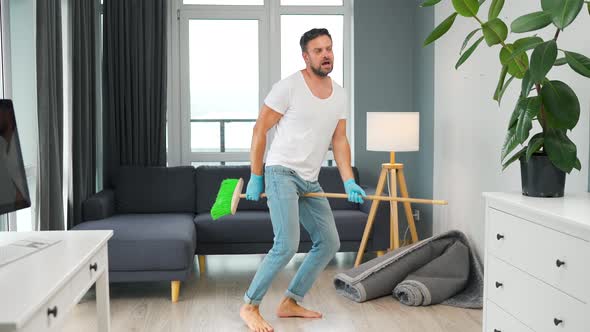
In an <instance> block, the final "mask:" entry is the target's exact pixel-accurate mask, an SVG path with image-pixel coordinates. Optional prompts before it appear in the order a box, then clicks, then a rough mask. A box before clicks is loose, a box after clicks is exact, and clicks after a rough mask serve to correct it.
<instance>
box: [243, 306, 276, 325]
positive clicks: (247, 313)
mask: <svg viewBox="0 0 590 332" xmlns="http://www.w3.org/2000/svg"><path fill="white" fill-rule="evenodd" d="M240 317H242V320H243V321H244V323H246V325H248V328H250V330H251V331H254V332H273V331H274V330H273V328H272V326H270V324H268V323H267V322H266V321H265V320H264V318H262V316H261V315H260V310H259V309H258V306H257V305H252V304H244V305H243V306H242V307H241V308H240Z"/></svg>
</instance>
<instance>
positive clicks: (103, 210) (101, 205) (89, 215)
mask: <svg viewBox="0 0 590 332" xmlns="http://www.w3.org/2000/svg"><path fill="white" fill-rule="evenodd" d="M114 213H115V192H114V191H113V190H112V189H104V190H102V191H100V192H97V193H96V194H94V195H92V196H90V197H88V198H87V199H86V200H85V201H84V202H82V220H83V221H89V220H97V219H104V218H108V217H110V216H112V215H113V214H114Z"/></svg>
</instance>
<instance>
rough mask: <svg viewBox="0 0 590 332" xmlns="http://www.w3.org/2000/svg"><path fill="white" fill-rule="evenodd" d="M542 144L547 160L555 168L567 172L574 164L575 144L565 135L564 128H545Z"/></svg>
mask: <svg viewBox="0 0 590 332" xmlns="http://www.w3.org/2000/svg"><path fill="white" fill-rule="evenodd" d="M543 146H544V148H545V152H547V156H548V157H549V160H551V162H552V163H553V165H555V166H556V167H557V168H559V169H561V170H562V171H564V172H566V173H569V172H571V171H572V169H573V168H574V166H576V161H577V160H578V158H577V157H576V154H577V151H576V150H577V149H576V145H575V144H574V142H572V141H571V140H570V139H569V137H567V135H566V131H565V130H559V129H553V128H549V129H547V130H546V131H545V142H544V145H543Z"/></svg>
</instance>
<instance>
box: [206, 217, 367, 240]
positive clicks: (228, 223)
mask: <svg viewBox="0 0 590 332" xmlns="http://www.w3.org/2000/svg"><path fill="white" fill-rule="evenodd" d="M333 214H334V219H335V220H336V228H337V229H338V234H339V236H340V240H341V241H360V240H361V238H362V236H363V231H364V229H365V224H366V223H367V214H366V213H363V212H361V211H359V210H336V211H333ZM195 224H196V230H197V243H251V242H273V238H274V234H273V230H272V224H271V221H270V213H268V212H266V211H239V212H237V213H236V214H235V215H229V216H225V217H223V218H221V219H218V220H216V221H213V220H212V219H211V216H210V215H209V214H207V213H201V214H197V215H196V216H195ZM300 241H303V242H310V241H311V240H310V237H309V234H308V233H307V231H306V230H305V228H304V227H303V225H301V224H300Z"/></svg>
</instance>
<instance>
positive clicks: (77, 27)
mask: <svg viewBox="0 0 590 332" xmlns="http://www.w3.org/2000/svg"><path fill="white" fill-rule="evenodd" d="M96 3H97V2H96V1H89V0H88V1H79V0H70V1H68V4H69V13H68V17H69V18H70V19H69V21H70V22H69V23H70V25H69V26H70V31H71V36H72V38H71V40H72V41H71V47H72V57H71V60H72V68H71V69H72V117H71V119H72V125H71V132H72V159H71V160H72V169H71V174H70V176H71V183H70V190H69V199H68V228H71V227H73V226H75V225H77V224H79V223H80V222H82V202H83V201H84V200H85V199H86V198H88V197H89V196H90V195H92V194H94V193H95V191H96V145H97V144H96V143H97V141H96V126H97V84H96V82H97V75H96V61H97V59H96V47H97V45H96V35H95V33H96V24H97V22H96V20H97V17H96V10H97V8H95V5H96Z"/></svg>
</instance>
